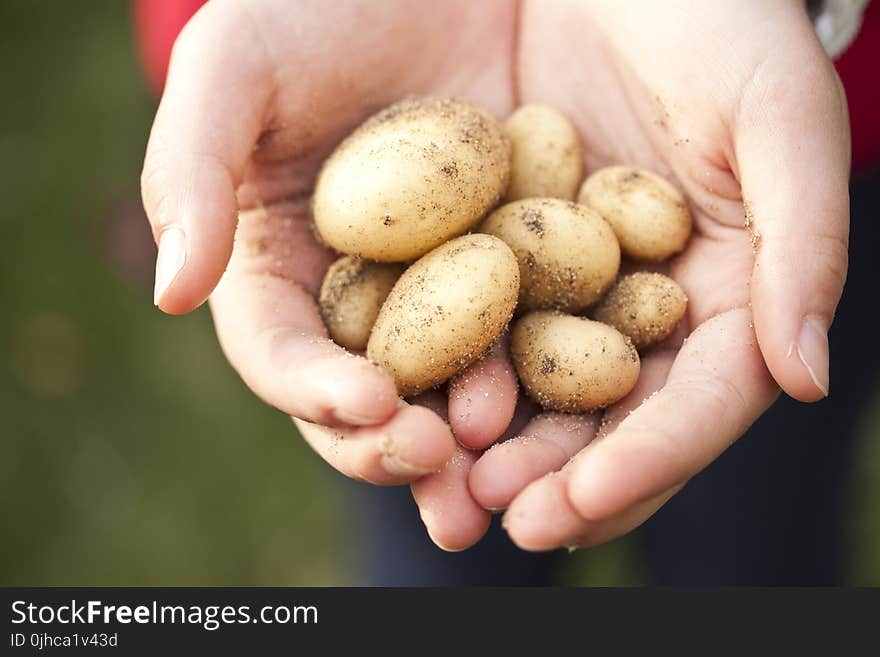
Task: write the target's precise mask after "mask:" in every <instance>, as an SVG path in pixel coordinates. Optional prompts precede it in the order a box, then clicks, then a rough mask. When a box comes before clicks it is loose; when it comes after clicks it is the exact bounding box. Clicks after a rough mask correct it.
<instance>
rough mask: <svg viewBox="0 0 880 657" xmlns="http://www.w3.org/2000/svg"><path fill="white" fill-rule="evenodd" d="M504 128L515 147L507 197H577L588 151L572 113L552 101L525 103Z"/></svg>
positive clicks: (513, 147) (512, 198) (572, 198)
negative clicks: (553, 105)
mask: <svg viewBox="0 0 880 657" xmlns="http://www.w3.org/2000/svg"><path fill="white" fill-rule="evenodd" d="M504 131H505V133H506V134H507V136H508V137H509V138H510V145H511V147H512V150H513V153H512V157H511V161H510V186H509V187H508V188H507V196H506V197H505V198H506V200H507V201H517V200H519V199H523V198H535V197H552V198H561V199H565V200H566V201H573V200H574V197H575V195H576V194H577V189H578V185H579V184H580V182H581V179H582V178H583V175H584V154H583V149H582V148H581V141H580V138H579V137H578V133H577V130H576V129H575V127H574V126H573V125H572V123H571V121H569V120H568V117H566V116H565V115H564V114H562V113H561V112H560V111H559V110H557V109H554V108H553V107H550V106H549V105H523V106H522V107H520V108H519V109H518V110H516V111H515V112H514V113H513V114H511V115H510V118H508V119H507V122H506V123H505V124H504Z"/></svg>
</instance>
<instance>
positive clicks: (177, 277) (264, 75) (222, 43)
mask: <svg viewBox="0 0 880 657" xmlns="http://www.w3.org/2000/svg"><path fill="white" fill-rule="evenodd" d="M242 12H244V10H243V9H241V7H240V5H239V4H238V3H208V4H207V5H205V6H204V7H203V8H202V9H201V10H200V11H199V12H198V13H197V14H196V15H195V16H194V17H193V18H192V20H190V22H189V23H188V24H187V25H186V27H185V28H184V29H183V31H182V32H181V34H180V36H179V37H178V39H177V41H176V42H175V44H174V50H173V53H172V57H171V64H170V67H169V71H168V80H167V83H166V86H165V91H164V94H163V96H162V101H161V103H160V105H159V109H158V111H157V113H156V119H155V121H154V123H153V129H152V132H151V134H150V140H149V144H148V146H147V153H146V158H145V161H144V168H143V173H142V176H141V193H142V196H143V201H144V208H145V209H146V212H147V216H148V218H149V221H150V224H151V226H152V229H153V236H154V238H155V239H156V241H157V243H158V245H159V254H158V257H157V260H156V287H155V296H154V300H155V303H156V305H157V306H159V307H160V308H161V309H162V310H164V311H165V312H168V313H172V314H180V313H185V312H189V311H190V310H192V309H194V308H196V307H197V306H199V305H200V304H201V303H202V302H203V301H204V300H205V299H206V298H207V297H208V295H209V294H210V293H211V291H212V290H213V289H214V286H215V285H216V284H217V282H218V281H219V280H220V276H221V275H222V274H223V271H224V270H225V268H226V265H227V263H228V261H229V257H230V254H231V252H232V242H233V237H234V234H235V225H236V221H237V210H238V207H237V203H236V197H235V190H236V188H237V187H238V185H239V183H240V182H241V179H242V176H243V172H244V168H245V166H246V164H247V162H248V158H249V156H250V153H251V151H252V150H253V147H254V145H255V144H256V142H257V139H258V137H259V135H260V132H261V129H262V121H263V116H264V114H265V108H266V105H267V104H268V101H269V98H270V94H271V80H272V75H271V72H270V68H269V62H268V61H267V57H266V55H265V50H263V49H261V48H259V47H255V45H254V44H259V36H258V35H256V34H254V33H253V32H254V30H255V29H256V28H255V27H254V25H253V23H252V22H251V21H249V20H248V19H247V17H246V16H241V15H238V14H240V13H242Z"/></svg>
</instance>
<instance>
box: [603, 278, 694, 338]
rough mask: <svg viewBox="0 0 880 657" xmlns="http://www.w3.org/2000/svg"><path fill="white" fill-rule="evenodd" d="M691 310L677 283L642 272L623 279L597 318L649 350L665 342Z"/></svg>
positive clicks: (605, 299)
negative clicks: (688, 310)
mask: <svg viewBox="0 0 880 657" xmlns="http://www.w3.org/2000/svg"><path fill="white" fill-rule="evenodd" d="M685 310H687V296H686V295H685V293H684V290H682V289H681V287H680V286H679V285H678V283H676V282H675V281H674V280H672V279H671V278H669V277H668V276H664V275H663V274H655V273H650V272H638V273H635V274H630V275H629V276H624V277H623V278H621V279H620V280H619V281H618V282H617V283H616V284H615V285H614V287H612V288H611V291H610V292H608V295H607V296H606V297H605V298H604V299H602V302H601V303H600V304H599V305H598V306H597V307H596V310H595V312H594V313H593V317H595V319H597V320H598V321H600V322H603V323H605V324H608V325H610V326H613V327H614V328H616V329H617V330H618V331H620V332H621V333H623V334H624V335H625V336H627V337H628V338H629V339H630V340H632V341H633V344H634V345H635V346H636V349H645V348H646V347H650V346H651V345H654V344H657V343H658V342H660V341H662V340H665V339H666V338H667V337H668V336H669V335H670V334H671V333H672V332H673V331H674V330H675V327H676V326H677V325H678V323H679V322H680V321H681V318H682V317H684V313H685Z"/></svg>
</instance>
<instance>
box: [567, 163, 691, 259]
mask: <svg viewBox="0 0 880 657" xmlns="http://www.w3.org/2000/svg"><path fill="white" fill-rule="evenodd" d="M578 202H579V203H585V204H586V205H589V206H590V207H591V208H593V209H595V210H597V211H598V212H599V214H601V215H602V216H603V217H605V219H607V220H608V223H610V224H611V227H612V228H613V229H614V234H615V235H617V239H618V241H619V242H620V248H621V250H622V251H623V253H624V255H627V256H629V257H630V258H633V259H635V260H648V261H655V262H656V261H659V260H665V259H667V258H669V257H670V256H673V255H675V254H676V253H678V252H679V251H681V250H682V249H684V246H685V244H686V243H687V240H688V237H689V236H690V234H691V224H692V220H691V213H690V211H689V210H688V207H687V203H686V202H685V200H684V196H682V193H681V192H680V191H678V190H677V189H676V188H675V187H674V186H673V185H672V184H671V183H669V182H668V181H666V180H664V179H663V178H661V177H660V176H658V175H656V174H654V173H651V172H650V171H646V170H645V169H639V168H636V167H625V166H613V167H605V168H604V169H599V170H598V171H596V172H595V173H593V174H592V175H591V176H590V177H589V178H587V179H586V180H585V181H584V184H583V186H582V187H581V191H580V194H579V195H578Z"/></svg>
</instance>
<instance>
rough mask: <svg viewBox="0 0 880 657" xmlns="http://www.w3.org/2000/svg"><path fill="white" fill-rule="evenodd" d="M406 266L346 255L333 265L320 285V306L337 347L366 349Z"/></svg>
mask: <svg viewBox="0 0 880 657" xmlns="http://www.w3.org/2000/svg"><path fill="white" fill-rule="evenodd" d="M403 269H404V267H403V265H398V264H385V263H378V262H368V261H366V260H361V259H360V258H356V257H354V256H343V257H341V258H339V260H337V261H336V262H334V263H333V264H332V265H330V269H328V270H327V273H326V274H325V275H324V282H323V283H322V284H321V293H320V295H319V297H318V306H319V307H320V309H321V317H322V318H323V319H324V324H325V325H326V326H327V330H328V331H329V332H330V337H331V338H333V341H334V342H336V344H339V345H342V346H343V347H345V348H346V349H351V350H353V351H363V350H364V349H366V348H367V340H368V339H369V338H370V331H371V330H372V329H373V324H374V323H375V322H376V317H377V316H378V315H379V309H380V308H381V307H382V304H383V303H384V302H385V298H386V297H387V296H388V293H389V292H391V288H392V287H394V284H395V283H396V282H397V279H398V278H400V275H401V274H402V273H403Z"/></svg>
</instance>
